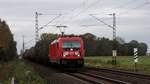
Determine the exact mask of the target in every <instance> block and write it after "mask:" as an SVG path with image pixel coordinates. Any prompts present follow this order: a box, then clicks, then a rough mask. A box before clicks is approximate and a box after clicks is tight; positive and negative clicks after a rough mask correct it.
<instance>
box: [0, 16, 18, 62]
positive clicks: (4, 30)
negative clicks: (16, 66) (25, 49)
mask: <svg viewBox="0 0 150 84" xmlns="http://www.w3.org/2000/svg"><path fill="white" fill-rule="evenodd" d="M16 56H17V49H16V42H15V41H14V39H13V34H12V33H11V31H10V28H9V26H8V25H7V23H6V22H5V21H4V20H3V21H2V20H1V19H0V62H4V61H9V60H12V59H13V58H15V57H16Z"/></svg>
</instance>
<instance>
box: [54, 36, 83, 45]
mask: <svg viewBox="0 0 150 84" xmlns="http://www.w3.org/2000/svg"><path fill="white" fill-rule="evenodd" d="M60 40H81V37H59V38H58V39H56V40H54V41H53V42H51V44H55V43H57V42H59V41H60Z"/></svg>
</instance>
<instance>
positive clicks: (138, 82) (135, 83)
mask: <svg viewBox="0 0 150 84" xmlns="http://www.w3.org/2000/svg"><path fill="white" fill-rule="evenodd" d="M86 72H89V73H92V74H96V75H101V76H104V77H109V78H115V79H117V80H121V81H127V82H129V83H131V84H150V75H144V74H138V73H133V72H128V71H121V70H113V69H106V68H87V67H86Z"/></svg>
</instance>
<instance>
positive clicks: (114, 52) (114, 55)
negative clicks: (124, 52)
mask: <svg viewBox="0 0 150 84" xmlns="http://www.w3.org/2000/svg"><path fill="white" fill-rule="evenodd" d="M112 55H113V64H114V65H116V63H117V62H116V56H117V50H112Z"/></svg>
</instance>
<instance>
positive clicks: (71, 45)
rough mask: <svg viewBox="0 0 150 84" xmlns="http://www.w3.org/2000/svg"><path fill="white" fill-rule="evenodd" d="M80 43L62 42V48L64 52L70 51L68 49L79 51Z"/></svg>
mask: <svg viewBox="0 0 150 84" xmlns="http://www.w3.org/2000/svg"><path fill="white" fill-rule="evenodd" d="M80 46H81V45H80V41H75V40H74V41H63V42H62V48H63V49H64V50H70V49H74V50H79V49H80Z"/></svg>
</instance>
